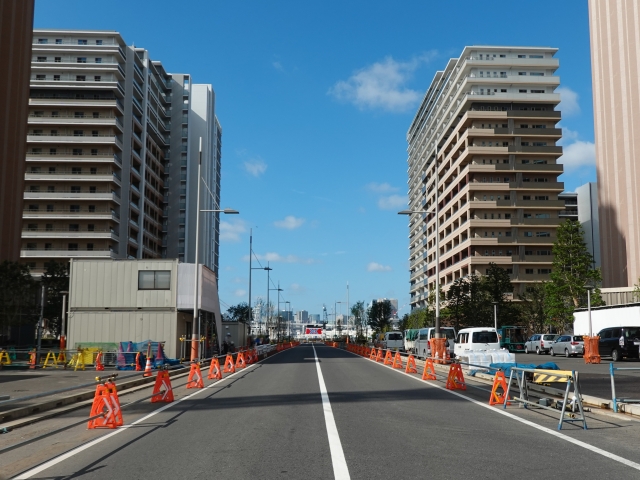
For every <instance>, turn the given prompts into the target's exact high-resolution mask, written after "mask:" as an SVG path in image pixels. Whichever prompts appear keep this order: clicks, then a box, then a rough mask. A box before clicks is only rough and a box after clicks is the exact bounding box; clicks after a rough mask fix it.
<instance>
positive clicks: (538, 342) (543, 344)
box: [524, 333, 560, 355]
mask: <svg viewBox="0 0 640 480" xmlns="http://www.w3.org/2000/svg"><path fill="white" fill-rule="evenodd" d="M559 336H560V335H554V334H553V333H536V334H535V335H531V336H530V337H529V339H528V340H527V341H526V342H525V344H524V353H531V352H536V353H537V354H538V355H540V354H541V353H548V352H549V346H550V345H551V344H552V343H553V341H554V340H555V339H556V338H558V337H559Z"/></svg>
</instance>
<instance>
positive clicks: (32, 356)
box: [29, 350, 36, 369]
mask: <svg viewBox="0 0 640 480" xmlns="http://www.w3.org/2000/svg"><path fill="white" fill-rule="evenodd" d="M29 368H30V369H34V368H36V351H35V350H31V351H30V352H29Z"/></svg>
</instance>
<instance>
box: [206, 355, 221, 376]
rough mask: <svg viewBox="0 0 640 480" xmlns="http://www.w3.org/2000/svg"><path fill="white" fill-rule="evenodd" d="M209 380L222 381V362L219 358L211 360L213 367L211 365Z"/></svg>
mask: <svg viewBox="0 0 640 480" xmlns="http://www.w3.org/2000/svg"><path fill="white" fill-rule="evenodd" d="M207 378H208V379H209V380H222V372H221V371H220V362H219V361H218V359H217V358H214V359H213V360H211V365H209V375H207Z"/></svg>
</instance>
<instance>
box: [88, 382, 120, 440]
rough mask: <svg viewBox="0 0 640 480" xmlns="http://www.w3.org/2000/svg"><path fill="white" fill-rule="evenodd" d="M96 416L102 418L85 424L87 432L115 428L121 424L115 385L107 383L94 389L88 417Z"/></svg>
mask: <svg viewBox="0 0 640 480" xmlns="http://www.w3.org/2000/svg"><path fill="white" fill-rule="evenodd" d="M96 415H102V416H100V417H97V418H93V419H91V420H89V423H88V424H87V428H88V429H89V430H92V429H95V428H116V427H119V426H121V425H122V424H123V421H122V412H121V411H120V400H119V399H118V393H117V391H116V387H115V384H113V383H111V382H107V383H105V384H104V385H102V384H99V385H98V386H97V387H96V393H95V395H94V397H93V404H92V405H91V413H89V417H90V418H91V417H95V416H96Z"/></svg>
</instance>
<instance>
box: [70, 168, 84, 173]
mask: <svg viewBox="0 0 640 480" xmlns="http://www.w3.org/2000/svg"><path fill="white" fill-rule="evenodd" d="M71 173H72V174H73V175H80V174H81V173H82V167H71Z"/></svg>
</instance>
